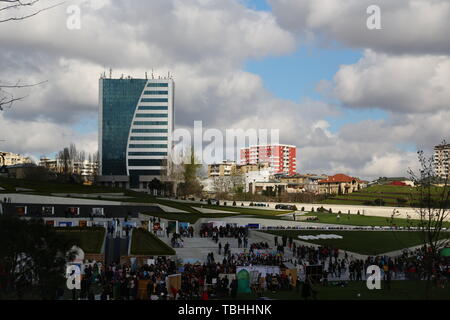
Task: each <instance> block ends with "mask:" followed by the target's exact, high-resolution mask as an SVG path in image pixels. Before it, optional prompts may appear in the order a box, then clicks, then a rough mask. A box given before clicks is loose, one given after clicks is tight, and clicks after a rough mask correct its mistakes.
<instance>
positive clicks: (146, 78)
mask: <svg viewBox="0 0 450 320" xmlns="http://www.w3.org/2000/svg"><path fill="white" fill-rule="evenodd" d="M145 80H148V77H147V71H145Z"/></svg>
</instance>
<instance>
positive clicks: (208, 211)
mask: <svg viewBox="0 0 450 320" xmlns="http://www.w3.org/2000/svg"><path fill="white" fill-rule="evenodd" d="M192 208H193V209H195V210H198V211H200V212H201V213H231V214H239V213H238V212H232V211H224V210H216V209H209V208H202V207H192Z"/></svg>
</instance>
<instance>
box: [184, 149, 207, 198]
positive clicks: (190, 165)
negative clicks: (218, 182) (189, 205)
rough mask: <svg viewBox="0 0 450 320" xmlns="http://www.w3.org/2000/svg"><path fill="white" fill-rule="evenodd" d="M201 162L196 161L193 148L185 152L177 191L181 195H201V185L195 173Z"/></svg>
mask: <svg viewBox="0 0 450 320" xmlns="http://www.w3.org/2000/svg"><path fill="white" fill-rule="evenodd" d="M201 166H202V165H201V164H199V163H197V159H196V157H195V153H194V149H193V148H192V149H191V150H190V151H188V152H187V155H186V156H185V159H184V160H183V163H182V165H181V170H182V176H183V182H182V183H180V185H179V190H178V193H179V195H181V196H187V195H197V196H201V194H202V190H203V187H202V185H201V184H200V182H199V180H198V177H197V173H198V170H199V169H200V168H201Z"/></svg>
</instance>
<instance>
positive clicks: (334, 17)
mask: <svg viewBox="0 0 450 320" xmlns="http://www.w3.org/2000/svg"><path fill="white" fill-rule="evenodd" d="M268 1H269V3H270V5H271V6H272V9H273V12H274V14H275V16H276V17H277V21H278V22H279V23H280V24H281V25H282V26H284V27H285V28H287V29H289V30H291V31H292V32H295V33H297V34H299V35H300V36H301V37H302V38H303V39H306V40H311V38H313V39H315V40H318V41H321V40H323V39H324V38H325V39H327V40H329V41H331V42H335V41H337V42H339V43H342V44H344V45H346V46H351V47H356V48H371V49H374V50H376V51H382V52H388V53H397V54H422V53H433V54H443V53H444V54H448V53H449V51H450V37H448V30H450V2H449V1H447V0H395V1H392V0H377V1H372V0H346V1H342V0H268ZM374 4H375V5H378V6H379V7H380V9H381V24H382V29H381V30H369V29H368V28H367V26H366V22H367V18H368V17H369V15H368V14H367V12H366V10H367V8H368V7H369V6H370V5H374Z"/></svg>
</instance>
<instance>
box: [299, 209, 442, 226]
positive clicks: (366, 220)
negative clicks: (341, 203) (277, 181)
mask: <svg viewBox="0 0 450 320" xmlns="http://www.w3.org/2000/svg"><path fill="white" fill-rule="evenodd" d="M305 216H315V217H318V218H319V221H311V222H315V223H328V224H343V225H352V226H370V227H372V226H378V227H383V226H392V225H395V226H398V227H408V226H417V225H418V223H419V220H415V219H411V220H407V219H402V218H394V219H393V220H392V221H391V218H385V217H376V216H365V215H364V216H363V215H356V214H350V215H349V214H346V213H343V214H340V218H339V219H338V218H337V213H322V212H320V213H318V212H311V213H307V214H305ZM306 222H307V221H306ZM444 227H450V222H444Z"/></svg>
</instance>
